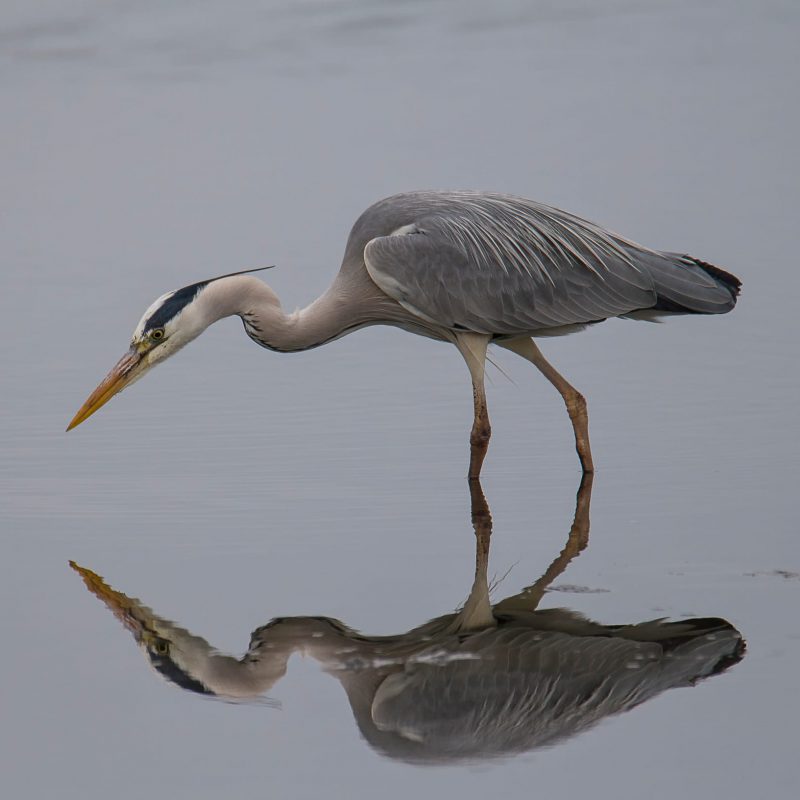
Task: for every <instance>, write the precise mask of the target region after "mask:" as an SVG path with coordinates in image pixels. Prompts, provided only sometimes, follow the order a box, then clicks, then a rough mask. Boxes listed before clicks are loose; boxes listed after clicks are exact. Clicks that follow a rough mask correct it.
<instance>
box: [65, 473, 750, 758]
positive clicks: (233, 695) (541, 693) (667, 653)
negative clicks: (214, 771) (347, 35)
mask: <svg viewBox="0 0 800 800" xmlns="http://www.w3.org/2000/svg"><path fill="white" fill-rule="evenodd" d="M470 489H471V493H472V511H473V524H474V527H475V532H476V539H477V548H476V570H475V579H474V582H473V585H472V589H471V591H470V594H469V597H468V599H467V601H466V603H465V604H464V606H463V607H462V608H461V610H460V611H458V612H457V613H450V614H445V615H443V616H440V617H436V618H434V619H432V620H430V621H428V622H425V623H423V624H422V625H419V626H418V627H416V628H414V629H412V630H410V631H407V632H405V633H401V634H395V635H384V636H366V635H364V634H361V633H359V632H357V631H355V630H353V629H352V628H350V627H348V626H347V625H345V624H343V623H342V622H340V621H339V620H336V619H333V618H331V617H327V616H317V617H278V618H275V619H273V620H271V621H270V622H268V623H267V624H265V625H263V626H261V627H259V628H257V629H256V630H255V631H253V633H252V634H251V637H250V644H249V647H248V649H247V652H246V653H245V655H244V656H243V657H242V658H237V657H235V656H232V655H227V654H224V653H221V652H220V651H219V650H217V649H216V648H214V647H213V646H212V645H211V644H210V643H209V642H208V641H207V640H205V639H203V638H202V637H200V636H196V635H195V634H193V633H191V632H189V631H188V630H186V629H185V628H183V627H181V626H180V625H178V624H176V623H174V622H171V621H170V620H168V619H165V618H164V617H161V616H159V615H158V614H156V613H155V612H154V611H152V610H151V609H150V608H148V607H147V606H145V605H144V604H143V603H142V602H140V601H139V600H136V599H135V598H131V597H128V596H127V595H125V594H123V593H122V592H118V591H116V590H115V589H113V588H111V587H110V586H109V585H108V584H106V582H105V581H104V580H103V579H102V578H100V577H99V576H98V575H97V574H96V573H94V572H92V571H91V570H88V569H86V568H85V567H79V566H78V565H77V564H74V563H72V567H73V568H74V569H75V570H76V571H77V572H78V573H79V574H80V576H81V577H82V578H83V581H84V583H85V584H86V586H87V588H88V589H89V590H90V591H91V592H92V593H93V594H94V595H95V596H96V597H98V598H99V599H100V600H102V601H103V603H104V604H105V605H106V606H107V607H108V608H109V609H110V610H111V611H112V613H113V614H114V615H115V616H116V617H117V618H118V619H119V620H120V621H121V622H122V623H123V625H124V626H125V627H126V628H127V629H128V630H129V631H130V632H131V633H132V634H133V637H134V639H135V640H136V642H137V644H138V645H139V647H140V649H141V650H142V652H143V653H144V655H145V656H146V659H147V662H148V663H149V665H150V666H151V667H153V668H154V669H155V670H156V672H157V673H158V674H159V675H160V676H161V677H162V678H163V679H164V680H166V681H168V682H169V683H172V684H174V685H176V686H179V687H180V688H182V689H185V690H188V691H192V692H195V693H197V694H201V695H205V696H209V697H215V698H218V699H222V700H228V701H238V702H241V701H253V700H261V699H262V697H263V695H264V694H265V693H266V692H269V691H270V690H271V689H272V688H273V687H274V686H275V684H276V683H277V682H278V681H279V680H280V679H281V678H282V677H283V676H284V675H285V674H286V672H287V670H288V669H289V668H290V659H291V656H292V654H294V653H303V654H305V655H309V656H311V657H312V658H313V659H315V660H316V661H317V662H318V663H319V664H320V665H321V667H322V669H323V670H324V671H325V672H326V673H328V674H330V675H332V676H333V677H334V678H335V679H336V680H337V681H338V682H339V684H340V685H341V686H342V688H343V689H344V691H345V693H346V695H347V699H348V701H349V703H350V707H351V709H352V712H353V716H354V718H355V721H356V724H357V725H358V728H359V731H360V732H361V734H362V736H363V737H364V739H365V740H366V741H367V742H368V743H369V745H370V746H371V747H373V748H374V749H375V750H376V751H378V752H379V753H381V754H383V755H386V756H389V757H391V758H395V759H400V760H403V761H408V762H413V763H429V764H430V763H435V764H449V763H454V762H459V761H461V762H463V761H471V762H474V761H482V760H486V759H491V758H498V757H507V756H511V755H514V754H516V753H521V752H525V751H528V750H531V749H533V748H537V747H542V746H547V745H552V744H555V743H557V742H560V741H563V740H565V739H567V738H569V737H571V736H574V735H576V734H578V733H580V732H582V731H584V730H587V729H588V728H590V727H592V726H594V725H595V724H597V723H598V722H600V721H601V720H602V719H604V718H605V717H607V716H610V715H612V714H619V713H621V712H624V711H628V710H629V709H632V708H634V707H635V706H637V705H640V704H641V703H644V702H646V701H647V700H649V699H651V698H653V697H655V696H656V695H658V694H660V693H661V692H663V691H665V690H667V689H670V688H674V687H680V686H693V685H695V684H696V683H697V681H699V680H701V679H703V678H707V677H711V676H713V675H717V674H719V673H720V672H723V671H724V670H725V669H727V668H728V667H730V666H731V665H733V664H735V663H737V662H738V661H739V660H740V659H741V658H742V657H743V655H744V650H745V645H744V641H743V639H742V635H741V634H740V633H739V631H738V630H736V628H734V627H733V626H732V625H731V624H730V623H729V622H726V621H725V620H723V619H719V618H700V619H685V620H681V621H676V622H667V621H664V620H650V621H647V622H641V623H636V624H626V625H603V624H600V623H598V622H593V621H592V620H590V619H588V618H587V617H585V616H583V615H581V614H578V613H576V612H573V611H570V610H568V609H563V608H550V609H539V608H538V604H539V601H540V599H541V598H542V596H543V594H544V592H545V591H546V589H547V587H548V586H549V585H550V584H551V583H552V581H553V580H554V579H555V578H556V577H557V576H558V575H559V574H560V573H561V572H563V570H564V569H565V568H566V566H567V564H568V563H569V562H570V560H571V559H572V558H574V557H575V556H576V555H577V554H578V553H580V552H581V550H582V549H583V548H584V547H585V546H586V544H587V542H588V531H589V499H590V491H591V476H588V475H586V476H584V479H583V481H582V483H581V488H580V490H579V492H578V498H577V504H576V512H575V518H574V521H573V524H572V528H571V530H570V534H569V537H568V540H567V544H566V546H565V547H564V548H563V550H562V551H561V553H560V554H559V555H558V556H557V557H556V558H555V559H554V560H553V562H552V563H551V565H550V567H548V569H547V570H546V571H545V573H544V574H543V575H542V577H541V578H539V579H538V580H537V581H536V582H535V583H534V584H532V585H531V586H529V587H527V588H526V589H523V590H522V591H521V592H519V593H518V594H515V595H513V596H511V597H508V598H506V599H505V600H502V601H500V602H499V603H495V604H494V605H492V603H491V602H490V600H489V591H488V585H487V564H488V548H489V540H490V535H491V515H490V514H489V510H488V506H487V505H486V503H485V500H484V499H483V495H482V491H481V490H480V486H479V483H478V481H471V482H470Z"/></svg>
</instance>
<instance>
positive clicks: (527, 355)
mask: <svg viewBox="0 0 800 800" xmlns="http://www.w3.org/2000/svg"><path fill="white" fill-rule="evenodd" d="M497 344H499V345H500V346H501V347H505V348H506V349H507V350H511V351H512V352H513V353H516V354H517V355H519V356H522V357H523V358H524V359H526V360H527V361H530V362H531V364H533V365H534V366H535V367H536V368H537V369H538V370H539V372H541V373H542V375H544V376H545V378H547V380H549V381H550V383H552V384H553V386H555V387H556V389H558V392H559V394H560V395H561V396H562V397H563V398H564V403H565V404H566V406H567V413H568V414H569V418H570V420H571V421H572V430H573V431H574V432H575V449H576V450H577V451H578V458H580V460H581V466H582V467H583V471H584V472H585V473H587V474H591V473H593V472H594V462H593V461H592V449H591V447H590V445H589V414H588V412H587V410H586V399H585V398H584V396H583V395H582V394H581V393H580V392H579V391H578V390H577V389H576V388H575V387H574V386H572V384H570V383H569V382H568V381H567V380H566V379H565V378H564V377H563V376H562V375H561V374H559V373H558V372H557V371H556V370H555V368H554V367H553V366H552V364H550V362H549V361H548V360H547V359H546V358H545V357H544V356H543V355H542V351H541V350H540V349H539V348H538V347H537V346H536V343H535V342H534V341H533V339H530V338H527V337H521V338H519V339H508V340H506V341H503V342H497Z"/></svg>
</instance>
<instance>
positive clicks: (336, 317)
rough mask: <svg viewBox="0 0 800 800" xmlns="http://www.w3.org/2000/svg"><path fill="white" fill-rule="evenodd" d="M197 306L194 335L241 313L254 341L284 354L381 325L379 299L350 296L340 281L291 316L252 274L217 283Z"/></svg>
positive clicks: (271, 291) (214, 283) (196, 301)
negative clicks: (197, 328) (376, 304)
mask: <svg viewBox="0 0 800 800" xmlns="http://www.w3.org/2000/svg"><path fill="white" fill-rule="evenodd" d="M359 295H363V296H359ZM387 299H388V298H387ZM192 305H193V306H194V308H193V316H195V315H196V322H195V324H196V325H197V326H198V327H200V330H197V332H196V334H195V335H198V334H199V333H201V332H202V330H205V328H207V327H208V326H209V325H211V324H212V323H214V322H216V321H217V320H219V319H222V318H223V317H230V316H233V315H237V316H239V317H241V318H242V321H243V322H244V326H245V330H246V331H247V334H248V336H250V338H251V339H253V340H254V341H256V342H257V343H258V344H260V345H262V346H263V347H268V348H270V349H271V350H280V351H282V352H293V351H297V350H307V349H309V348H312V347H317V346H319V345H321V344H325V343H326V342H329V341H331V340H333V339H337V338H338V337H340V336H343V335H344V334H346V333H349V332H350V331H352V330H354V329H355V328H360V327H363V326H364V325H370V324H374V323H376V322H378V321H379V319H378V318H376V315H375V313H374V312H375V297H374V295H373V297H369V296H366V295H364V293H363V292H362V293H359V292H356V293H352V292H348V291H347V290H346V289H345V287H343V286H342V284H341V282H340V281H335V282H334V284H333V285H332V286H331V287H330V289H328V291H327V292H325V294H323V295H322V296H321V297H320V298H318V299H317V300H315V301H314V302H313V303H311V304H310V305H309V306H307V307H306V308H303V309H301V310H299V311H295V312H294V313H292V314H286V313H285V312H284V311H283V309H282V308H281V303H280V300H279V299H278V296H277V295H276V294H275V292H274V291H273V290H272V289H271V288H270V287H269V286H267V284H265V283H264V282H263V281H260V280H258V278H254V277H253V276H252V275H232V276H230V277H227V278H220V279H218V280H215V281H213V282H212V283H210V284H209V285H208V286H207V287H206V288H205V289H203V290H202V291H201V292H200V294H199V295H198V296H197V299H196V300H195V302H194V303H193V304H192Z"/></svg>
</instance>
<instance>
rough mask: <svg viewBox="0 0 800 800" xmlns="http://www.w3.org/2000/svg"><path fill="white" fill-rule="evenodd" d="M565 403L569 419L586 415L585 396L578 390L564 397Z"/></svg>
mask: <svg viewBox="0 0 800 800" xmlns="http://www.w3.org/2000/svg"><path fill="white" fill-rule="evenodd" d="M564 402H565V403H566V405H567V413H568V414H569V416H570V419H580V418H581V417H584V418H585V417H587V416H588V414H587V410H586V398H585V397H584V396H583V395H582V394H581V393H580V392H577V391H576V392H574V393H571V394H568V395H566V396H565V397H564Z"/></svg>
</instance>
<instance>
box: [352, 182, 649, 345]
mask: <svg viewBox="0 0 800 800" xmlns="http://www.w3.org/2000/svg"><path fill="white" fill-rule="evenodd" d="M627 244H628V243H627V242H625V243H623V241H621V240H617V239H615V238H614V237H612V236H611V235H610V234H607V233H606V232H604V231H602V229H599V228H596V227H594V226H592V225H591V224H590V223H585V222H584V221H583V220H579V219H578V218H576V217H572V216H571V215H567V214H565V213H564V212H557V211H556V210H555V209H549V208H547V207H546V206H538V205H536V204H533V203H526V202H525V201H517V200H516V199H510V198H492V197H488V198H487V197H478V198H475V199H474V200H473V202H471V203H466V202H464V201H462V203H461V204H460V205H458V206H456V208H455V210H454V211H439V210H436V211H435V212H433V213H430V214H427V215H424V216H421V217H420V218H419V219H417V220H415V221H414V222H413V224H409V225H406V226H404V227H403V228H401V229H400V230H398V231H397V232H396V233H395V234H393V235H390V236H380V237H377V238H374V239H372V240H371V241H369V242H368V243H367V245H366V247H365V248H364V262H365V265H366V268H367V271H368V272H369V275H370V277H371V278H372V279H373V280H374V281H375V283H376V284H377V285H378V286H379V287H380V288H381V289H382V290H383V291H384V292H386V293H387V294H388V295H389V296H390V297H392V298H393V299H395V300H397V301H398V302H399V303H400V304H401V305H403V306H404V307H405V308H406V309H407V310H409V311H411V312H412V313H414V314H416V315H418V316H421V317H423V318H424V319H427V320H429V321H432V322H434V323H436V324H438V325H441V326H443V327H446V328H450V329H465V330H469V331H474V332H477V333H486V334H495V335H519V334H524V333H531V332H535V331H538V330H546V329H548V328H550V329H552V328H558V327H562V326H569V325H575V324H582V323H587V322H595V321H598V320H602V319H605V318H606V317H611V316H618V315H620V314H626V313H629V312H631V311H635V310H638V309H643V308H650V307H652V306H653V305H654V303H655V302H656V292H655V288H654V286H653V281H652V278H651V277H650V275H649V274H648V273H647V272H645V271H643V270H642V269H640V268H638V267H637V266H636V264H635V263H634V262H633V260H632V258H631V256H630V253H629V251H628V250H627V249H626V246H625V245H627Z"/></svg>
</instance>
